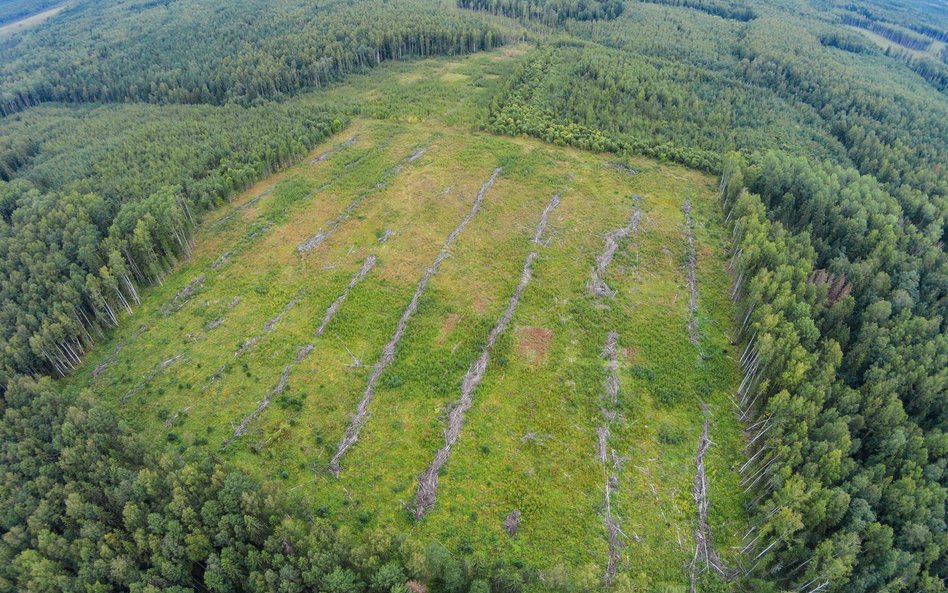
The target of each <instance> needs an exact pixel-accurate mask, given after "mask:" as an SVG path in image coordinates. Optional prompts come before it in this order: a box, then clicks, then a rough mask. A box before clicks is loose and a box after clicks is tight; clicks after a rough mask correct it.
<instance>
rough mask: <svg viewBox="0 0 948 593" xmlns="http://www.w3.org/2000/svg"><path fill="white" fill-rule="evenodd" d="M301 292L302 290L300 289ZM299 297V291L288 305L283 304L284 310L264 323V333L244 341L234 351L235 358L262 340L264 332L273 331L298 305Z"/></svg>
mask: <svg viewBox="0 0 948 593" xmlns="http://www.w3.org/2000/svg"><path fill="white" fill-rule="evenodd" d="M300 292H302V291H300ZM299 298H300V297H299V293H297V295H296V296H295V297H293V298H292V299H290V301H289V302H288V303H287V304H286V305H284V306H283V310H282V311H280V312H279V313H277V314H276V315H275V316H274V317H271V318H270V319H269V320H268V321H267V322H266V323H265V324H264V325H263V333H261V334H257V335H255V336H253V337H251V338H249V339H248V340H247V341H246V342H244V343H243V344H241V346H240V348H238V349H237V351H236V352H234V358H238V357H239V356H241V355H242V354H243V353H244V352H246V351H248V350H250V349H251V348H253V347H254V346H255V345H256V344H257V342H259V341H260V338H261V337H263V334H267V333H270V332H271V331H273V329H274V328H275V327H276V326H277V324H278V323H280V321H282V320H283V317H285V316H286V314H287V313H289V312H290V311H291V310H292V309H293V307H295V306H296V304H297V303H298V302H299Z"/></svg>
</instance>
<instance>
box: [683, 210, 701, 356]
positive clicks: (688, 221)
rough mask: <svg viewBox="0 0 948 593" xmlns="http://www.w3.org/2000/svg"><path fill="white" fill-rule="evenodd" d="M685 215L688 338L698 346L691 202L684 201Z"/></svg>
mask: <svg viewBox="0 0 948 593" xmlns="http://www.w3.org/2000/svg"><path fill="white" fill-rule="evenodd" d="M681 209H682V211H683V212H684V213H685V236H686V237H687V238H688V267H687V276H688V295H689V296H688V338H689V339H690V340H691V343H692V344H694V345H695V346H697V345H698V339H699V338H700V334H699V332H698V271H697V268H698V252H697V251H696V249H695V229H694V226H695V223H694V220H692V218H691V200H687V199H686V200H685V203H684V204H683V205H682V207H681Z"/></svg>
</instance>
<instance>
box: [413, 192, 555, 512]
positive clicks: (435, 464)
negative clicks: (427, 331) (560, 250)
mask: <svg viewBox="0 0 948 593" xmlns="http://www.w3.org/2000/svg"><path fill="white" fill-rule="evenodd" d="M559 203H560V196H559V194H557V195H555V196H553V199H551V200H550V203H549V204H548V205H547V207H546V209H544V210H543V214H542V215H541V216H540V222H539V224H537V229H536V232H535V233H534V235H533V244H534V245H539V244H540V241H541V239H542V238H543V231H544V230H545V229H546V225H547V220H548V218H549V216H550V212H552V211H553V209H554V208H556V206H557V205H558V204H559ZM537 257H539V253H538V252H537V251H536V250H534V251H531V252H530V253H529V254H528V255H527V259H526V261H524V263H523V271H522V272H521V274H520V283H519V284H518V285H517V288H516V289H515V290H514V293H513V295H511V297H510V301H509V302H508V303H507V310H506V311H504V314H503V315H502V316H501V318H500V320H499V321H498V322H497V325H495V326H494V328H493V329H492V330H491V331H490V334H488V336H487V343H486V344H485V345H484V349H483V351H482V352H481V355H480V357H479V358H478V359H477V360H476V361H474V363H473V364H472V365H471V366H470V368H468V371H467V374H466V375H464V379H463V380H462V381H461V396H460V398H458V401H457V402H456V403H455V405H454V408H453V409H452V410H451V414H450V415H449V417H448V428H447V430H446V431H445V432H444V445H443V446H442V447H441V449H439V450H438V452H437V453H436V454H435V457H434V460H433V461H432V462H431V465H430V466H429V467H428V469H427V470H425V472H424V473H423V474H422V475H421V477H420V478H419V479H418V493H417V495H416V497H415V517H416V518H417V519H420V518H421V517H423V516H424V514H425V513H426V512H427V511H428V509H430V508H431V507H432V506H434V503H435V497H436V495H437V491H438V475H439V474H440V472H441V468H442V467H443V466H444V464H445V463H447V461H448V457H450V455H451V448H452V447H453V446H454V444H455V443H456V442H457V440H458V438H459V437H460V436H461V428H462V426H463V424H464V414H465V413H466V412H467V410H468V409H469V408H470V407H471V404H472V403H473V399H474V390H476V389H477V386H478V385H480V383H481V380H482V379H483V378H484V373H485V372H486V371H487V365H488V363H489V362H490V352H491V350H492V349H493V348H494V344H495V343H496V342H497V339H498V338H499V337H500V336H501V334H503V333H504V331H506V329H507V326H508V325H509V324H510V321H511V319H512V318H513V315H514V312H515V311H516V310H517V305H519V304H520V297H521V296H522V295H523V291H524V289H526V287H527V284H529V283H530V278H531V276H532V268H533V262H534V261H535V260H536V259H537Z"/></svg>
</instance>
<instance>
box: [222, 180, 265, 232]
mask: <svg viewBox="0 0 948 593" xmlns="http://www.w3.org/2000/svg"><path fill="white" fill-rule="evenodd" d="M272 193H273V188H272V187H268V188H267V189H265V190H263V191H262V192H260V193H259V194H257V195H256V196H254V197H253V198H251V199H249V200H247V201H246V202H244V203H243V204H241V205H240V206H237V207H236V208H234V209H233V210H231V211H230V212H228V213H227V215H225V216H223V217H221V218H220V220H218V221H217V222H215V223H214V224H213V226H212V228H214V229H219V228H220V227H222V226H224V225H225V224H227V223H228V222H230V220H231V219H232V218H234V217H235V216H237V214H238V213H240V212H241V211H243V210H245V209H247V208H250V207H251V206H253V205H254V204H256V203H257V202H259V201H260V200H261V199H263V198H265V197H267V196H269V195H270V194H272Z"/></svg>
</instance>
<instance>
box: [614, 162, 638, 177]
mask: <svg viewBox="0 0 948 593" xmlns="http://www.w3.org/2000/svg"><path fill="white" fill-rule="evenodd" d="M607 166H609V167H612V168H613V169H615V170H616V171H622V172H623V173H628V174H629V175H638V174H639V172H638V169H633V168H632V167H631V166H629V165H628V164H626V163H621V162H619V161H610V162H609V163H608V165H607Z"/></svg>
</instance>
